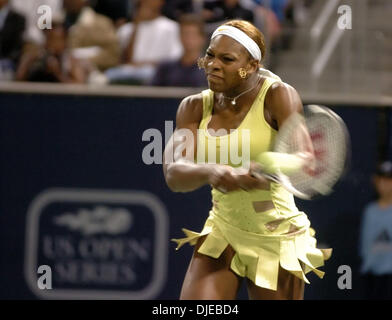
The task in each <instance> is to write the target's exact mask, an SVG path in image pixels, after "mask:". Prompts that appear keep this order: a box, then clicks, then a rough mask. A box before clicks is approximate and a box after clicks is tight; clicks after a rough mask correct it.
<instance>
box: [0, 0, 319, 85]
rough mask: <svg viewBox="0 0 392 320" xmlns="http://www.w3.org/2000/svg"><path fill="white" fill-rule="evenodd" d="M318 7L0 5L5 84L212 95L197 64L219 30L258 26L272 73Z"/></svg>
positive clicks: (110, 1) (258, 2) (302, 3)
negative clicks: (234, 23)
mask: <svg viewBox="0 0 392 320" xmlns="http://www.w3.org/2000/svg"><path fill="white" fill-rule="evenodd" d="M311 2H312V1H310V0H308V1H306V0H166V1H165V0H0V81H12V80H14V81H35V82H62V83H90V84H135V85H137V84H140V85H156V86H188V87H205V86H206V85H207V84H206V80H205V77H204V74H203V71H202V70H199V69H198V67H197V59H198V58H199V57H200V56H202V55H204V51H205V49H206V46H207V44H208V38H209V36H210V35H211V34H212V32H213V30H214V29H215V28H216V27H217V26H218V25H220V24H222V23H223V22H225V21H227V20H230V19H236V18H239V19H244V20H248V21H250V22H252V23H254V24H255V25H256V26H257V27H258V28H259V29H260V30H261V31H262V32H263V33H264V35H265V38H266V43H267V46H268V48H269V53H270V54H269V55H268V56H267V58H266V60H265V61H264V64H265V65H266V67H268V68H270V69H273V68H274V63H275V64H276V59H274V57H276V56H277V55H278V53H279V51H280V50H285V49H287V48H289V47H290V41H291V38H290V35H291V33H290V32H289V33H285V32H284V30H285V28H293V27H295V25H296V24H297V23H298V19H295V16H301V15H298V14H294V12H305V11H306V8H307V7H308V6H310V4H311ZM42 6H47V7H42ZM40 8H41V9H40ZM45 8H46V9H45ZM47 8H50V11H48V10H47ZM48 12H49V13H48ZM49 20H50V21H49ZM48 26H49V27H48Z"/></svg>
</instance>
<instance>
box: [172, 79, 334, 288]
mask: <svg viewBox="0 0 392 320" xmlns="http://www.w3.org/2000/svg"><path fill="white" fill-rule="evenodd" d="M276 81H279V80H278V79H276V78H271V77H267V78H266V80H265V81H264V83H263V85H262V87H261V89H260V91H259V93H258V95H257V97H256V99H255V101H254V102H253V104H252V106H251V108H250V110H249V111H248V113H247V115H246V117H245V118H244V120H243V121H242V123H241V124H240V126H239V127H238V128H237V129H236V130H233V131H231V132H230V133H228V134H226V135H221V136H216V135H211V134H210V133H209V132H208V131H207V126H208V123H209V121H210V119H211V115H212V109H213V95H214V93H213V91H211V90H204V91H203V92H202V95H203V118H202V121H201V122H200V125H199V130H198V154H197V157H198V158H197V160H198V161H200V159H207V158H208V157H209V156H211V155H215V157H216V159H215V160H216V163H222V158H225V159H223V160H225V161H226V160H227V164H228V165H231V166H233V167H236V166H241V165H243V163H242V162H238V161H237V160H238V158H241V156H242V155H244V154H241V151H242V153H244V150H243V149H244V148H243V147H244V141H245V142H246V143H247V144H248V145H249V146H250V148H249V156H250V160H255V158H256V156H257V155H258V154H260V152H263V151H269V150H271V148H272V144H273V141H274V137H275V135H276V130H274V129H273V128H272V127H271V126H270V125H269V124H268V123H267V122H266V120H265V118H264V110H263V108H264V99H265V96H266V93H267V91H268V89H269V88H270V86H271V85H272V84H273V83H274V82H276ZM249 133H250V134H249ZM244 138H245V139H244ZM231 140H236V141H237V145H238V149H239V150H240V151H239V153H240V154H239V155H236V156H237V157H235V156H234V157H233V156H232V157H230V155H231V154H233V152H231V151H230V147H231V146H232V145H233V144H232V143H231V142H232V141H231ZM223 147H225V148H223ZM223 149H225V150H224V151H225V152H227V153H228V154H229V155H228V156H227V154H226V155H225V152H222V150H223ZM226 149H227V150H226ZM208 150H210V152H209V151H208ZM211 151H213V152H211ZM230 152H231V154H230ZM200 154H202V155H200ZM207 160H208V161H209V160H211V159H207ZM207 160H206V162H207ZM209 162H211V161H209ZM234 162H235V163H234ZM223 163H224V162H223ZM212 202H213V203H212V208H211V210H210V212H209V217H208V218H207V221H206V222H205V225H204V228H203V229H202V231H201V232H200V233H198V232H193V231H190V230H188V229H183V231H184V233H185V234H186V237H185V238H181V239H173V241H175V242H177V244H178V246H177V249H179V248H180V247H181V246H183V245H184V244H185V243H190V244H191V245H195V244H196V242H197V240H198V239H199V238H200V237H203V236H207V237H206V239H205V241H204V242H203V244H202V245H201V246H200V248H199V250H198V252H199V253H202V254H205V255H208V256H210V257H213V258H218V257H219V256H220V255H221V254H222V252H223V251H224V250H225V248H226V247H227V246H228V245H230V246H232V248H233V249H234V250H235V252H236V253H235V255H234V257H233V259H232V261H231V269H232V270H233V271H234V272H235V273H236V274H238V275H239V276H242V277H247V278H249V279H251V280H252V281H253V282H254V283H255V284H256V285H257V286H260V287H263V288H267V289H271V290H276V289H277V282H278V271H279V265H280V266H281V267H282V268H284V269H286V270H288V271H289V272H291V273H292V274H294V275H295V276H297V277H299V278H300V279H302V280H304V281H305V282H306V283H309V281H308V279H307V278H306V276H305V274H307V273H308V272H310V271H313V272H314V273H316V274H317V275H318V276H319V277H320V278H322V277H323V276H324V272H322V271H320V270H318V269H317V268H318V267H320V266H323V265H324V260H327V259H329V257H330V256H331V252H332V249H318V248H316V239H315V238H314V234H315V232H314V230H313V229H312V228H310V222H309V220H308V218H307V216H306V214H305V213H304V212H301V211H299V210H298V208H297V207H296V205H295V202H294V197H293V195H292V194H291V193H289V192H288V191H286V190H285V189H284V188H282V187H281V186H280V185H279V184H276V183H271V184H270V189H269V190H252V191H244V190H240V191H234V192H229V193H222V192H220V191H219V190H217V189H215V188H213V189H212ZM301 264H302V265H301Z"/></svg>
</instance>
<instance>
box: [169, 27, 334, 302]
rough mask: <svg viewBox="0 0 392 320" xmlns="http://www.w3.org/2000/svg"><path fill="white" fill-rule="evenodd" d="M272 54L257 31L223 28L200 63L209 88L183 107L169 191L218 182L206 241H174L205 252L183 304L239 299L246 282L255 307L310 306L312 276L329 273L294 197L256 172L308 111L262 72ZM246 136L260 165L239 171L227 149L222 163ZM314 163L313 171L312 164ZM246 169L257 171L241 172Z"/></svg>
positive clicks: (192, 236) (189, 237)
mask: <svg viewBox="0 0 392 320" xmlns="http://www.w3.org/2000/svg"><path fill="white" fill-rule="evenodd" d="M264 54H265V45H264V38H263V35H262V33H261V32H260V31H259V30H258V29H257V28H256V27H255V26H253V25H252V24H251V23H249V22H247V21H243V20H232V21H229V22H227V23H225V24H223V25H222V26H220V27H218V28H217V29H216V30H215V32H214V33H213V35H212V37H211V41H210V44H209V47H208V48H207V50H206V55H205V56H204V57H203V58H201V60H200V65H201V67H202V68H204V70H205V73H206V76H207V80H208V84H209V89H208V90H204V91H203V92H201V93H200V94H196V95H192V96H189V97H187V98H185V99H184V100H183V101H182V102H181V104H180V106H179V108H178V111H177V116H176V130H175V132H174V134H173V138H172V139H170V140H169V142H168V144H167V145H166V148H165V152H164V159H165V161H164V166H163V170H164V175H165V179H166V183H167V185H168V186H169V188H170V189H171V190H172V191H174V192H190V191H193V190H196V189H198V188H200V187H202V186H204V185H206V184H208V185H210V186H211V187H212V202H213V203H212V208H211V210H210V212H209V216H208V218H207V220H206V222H205V225H204V228H203V229H202V231H201V232H200V233H197V232H193V231H190V230H187V229H183V231H184V233H185V234H186V237H185V238H182V239H174V241H176V242H177V243H178V247H177V249H178V248H179V247H181V246H182V245H183V244H185V243H190V244H191V245H195V250H194V254H193V256H192V260H191V262H190V265H189V268H188V270H187V273H186V275H185V280H184V283H183V286H182V290H181V296H180V299H196V300H200V299H235V298H236V297H237V293H238V291H239V288H240V284H241V281H242V279H246V280H247V288H248V294H249V298H250V299H303V295H304V283H305V282H306V283H308V282H309V281H308V280H307V278H306V276H305V274H306V273H308V272H310V271H313V272H315V273H316V274H317V275H318V276H319V277H320V278H322V277H323V275H324V273H323V272H322V271H320V270H318V269H317V268H318V267H320V266H323V265H324V260H326V259H328V258H329V256H330V254H331V250H330V249H327V250H326V249H317V248H316V239H315V238H314V230H313V229H311V228H310V222H309V220H308V218H307V216H306V214H305V213H303V212H301V211H299V210H298V209H297V207H296V205H295V202H294V198H293V195H292V194H291V193H289V192H288V191H286V190H285V189H284V188H283V187H282V186H281V185H279V184H278V183H275V182H272V181H269V180H268V179H266V178H263V177H262V176H260V175H254V174H252V172H254V171H255V170H256V169H257V170H260V169H262V167H260V166H259V165H258V164H257V163H256V161H255V159H256V158H257V156H258V155H259V154H260V153H262V152H265V151H268V150H271V148H272V145H273V142H274V137H275V136H276V134H277V132H278V130H279V128H280V127H281V126H282V125H283V124H284V123H285V121H286V120H287V119H288V118H289V117H290V115H292V114H293V113H301V112H302V108H303V106H302V102H301V99H300V97H299V95H298V93H297V92H296V90H295V89H294V88H293V87H291V86H289V85H287V84H286V83H284V82H282V81H281V79H280V78H279V77H278V76H276V75H274V74H273V73H271V72H269V71H268V70H266V69H263V68H261V62H262V59H263V58H264ZM181 129H182V130H181ZM181 132H190V133H191V135H192V137H193V139H189V137H187V136H186V135H184V134H182V133H181ZM244 132H248V133H250V134H249V139H248V140H246V139H241V138H239V142H238V143H237V147H238V149H239V150H237V151H239V154H242V151H244V149H245V147H246V146H245V145H244V144H245V143H248V146H247V147H249V150H250V152H249V158H250V159H244V158H243V159H242V163H240V164H238V163H233V161H231V158H230V154H231V153H230V152H232V150H227V152H228V153H229V156H228V157H226V159H229V160H228V162H227V163H221V162H220V160H221V159H222V150H221V147H222V146H227V145H228V144H227V141H228V140H230V139H232V138H233V136H234V135H235V134H237V135H241V133H242V135H245V133H244ZM301 132H302V133H301V136H300V137H301V141H302V142H303V149H304V150H305V151H307V152H308V153H312V145H311V141H310V140H309V137H308V136H307V132H306V130H305V131H304V130H301ZM309 141H310V142H309ZM200 146H202V147H200ZM211 146H212V147H211ZM230 147H232V144H231V143H230ZM201 148H203V151H205V152H203V153H202V154H203V157H210V156H211V154H214V156H215V162H213V161H209V160H208V159H206V158H204V159H203V161H200V157H199V155H200V151H201ZM204 148H206V149H205V150H204ZM229 149H230V148H229ZM178 150H181V151H180V152H178ZM189 150H190V152H189ZM224 152H225V151H224ZM173 154H174V155H175V156H174V157H173V156H172V155H173ZM196 155H198V156H197V157H196ZM242 155H244V154H242ZM170 157H171V158H172V160H170V159H169V158H170ZM196 158H197V159H196ZM204 160H205V161H204ZM247 160H249V162H247ZM307 161H308V164H307V165H311V164H310V162H311V161H312V157H308V160H307ZM245 162H247V163H248V166H246V163H245ZM241 166H242V167H246V168H248V170H245V171H242V173H241V172H240V171H238V170H235V169H234V168H235V167H241Z"/></svg>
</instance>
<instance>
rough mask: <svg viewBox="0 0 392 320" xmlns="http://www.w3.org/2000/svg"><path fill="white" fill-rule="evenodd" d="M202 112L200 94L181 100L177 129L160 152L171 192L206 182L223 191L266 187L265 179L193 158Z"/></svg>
mask: <svg viewBox="0 0 392 320" xmlns="http://www.w3.org/2000/svg"><path fill="white" fill-rule="evenodd" d="M202 116H203V98H202V95H201V94H198V95H193V96H190V97H187V98H185V99H184V100H183V101H182V102H181V104H180V106H179V108H178V111H177V116H176V129H175V130H174V133H173V135H172V137H171V138H170V139H169V141H168V143H167V145H166V147H165V151H164V154H163V172H164V175H165V180H166V183H167V185H168V187H169V188H170V189H171V190H172V191H174V192H189V191H193V190H196V189H198V188H200V187H202V186H203V185H206V184H209V185H211V186H212V187H214V188H216V189H218V190H221V191H222V192H230V191H234V190H239V189H245V190H250V189H255V188H258V189H265V188H266V187H268V181H267V180H266V179H256V178H254V177H251V176H250V175H249V174H242V175H238V174H234V172H233V168H232V167H230V166H228V165H222V164H212V163H211V164H208V163H196V162H195V160H194V159H195V155H197V130H198V128H199V124H200V121H201V119H202Z"/></svg>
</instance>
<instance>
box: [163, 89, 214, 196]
mask: <svg viewBox="0 0 392 320" xmlns="http://www.w3.org/2000/svg"><path fill="white" fill-rule="evenodd" d="M202 99H203V98H202V96H201V94H198V95H193V96H189V97H186V98H185V99H183V100H182V102H181V103H180V106H179V108H178V110H177V115H176V129H175V130H174V133H173V135H172V137H171V138H170V139H169V141H168V143H167V145H166V147H165V151H164V153H163V173H164V176H165V180H166V183H167V185H168V187H169V188H170V189H171V190H172V191H174V192H188V191H193V190H196V189H198V188H199V187H201V186H203V185H205V184H207V183H209V176H210V166H211V165H207V164H197V163H195V161H194V155H195V154H196V152H197V129H198V127H199V123H200V121H201V119H202V116H203V100H202Z"/></svg>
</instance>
